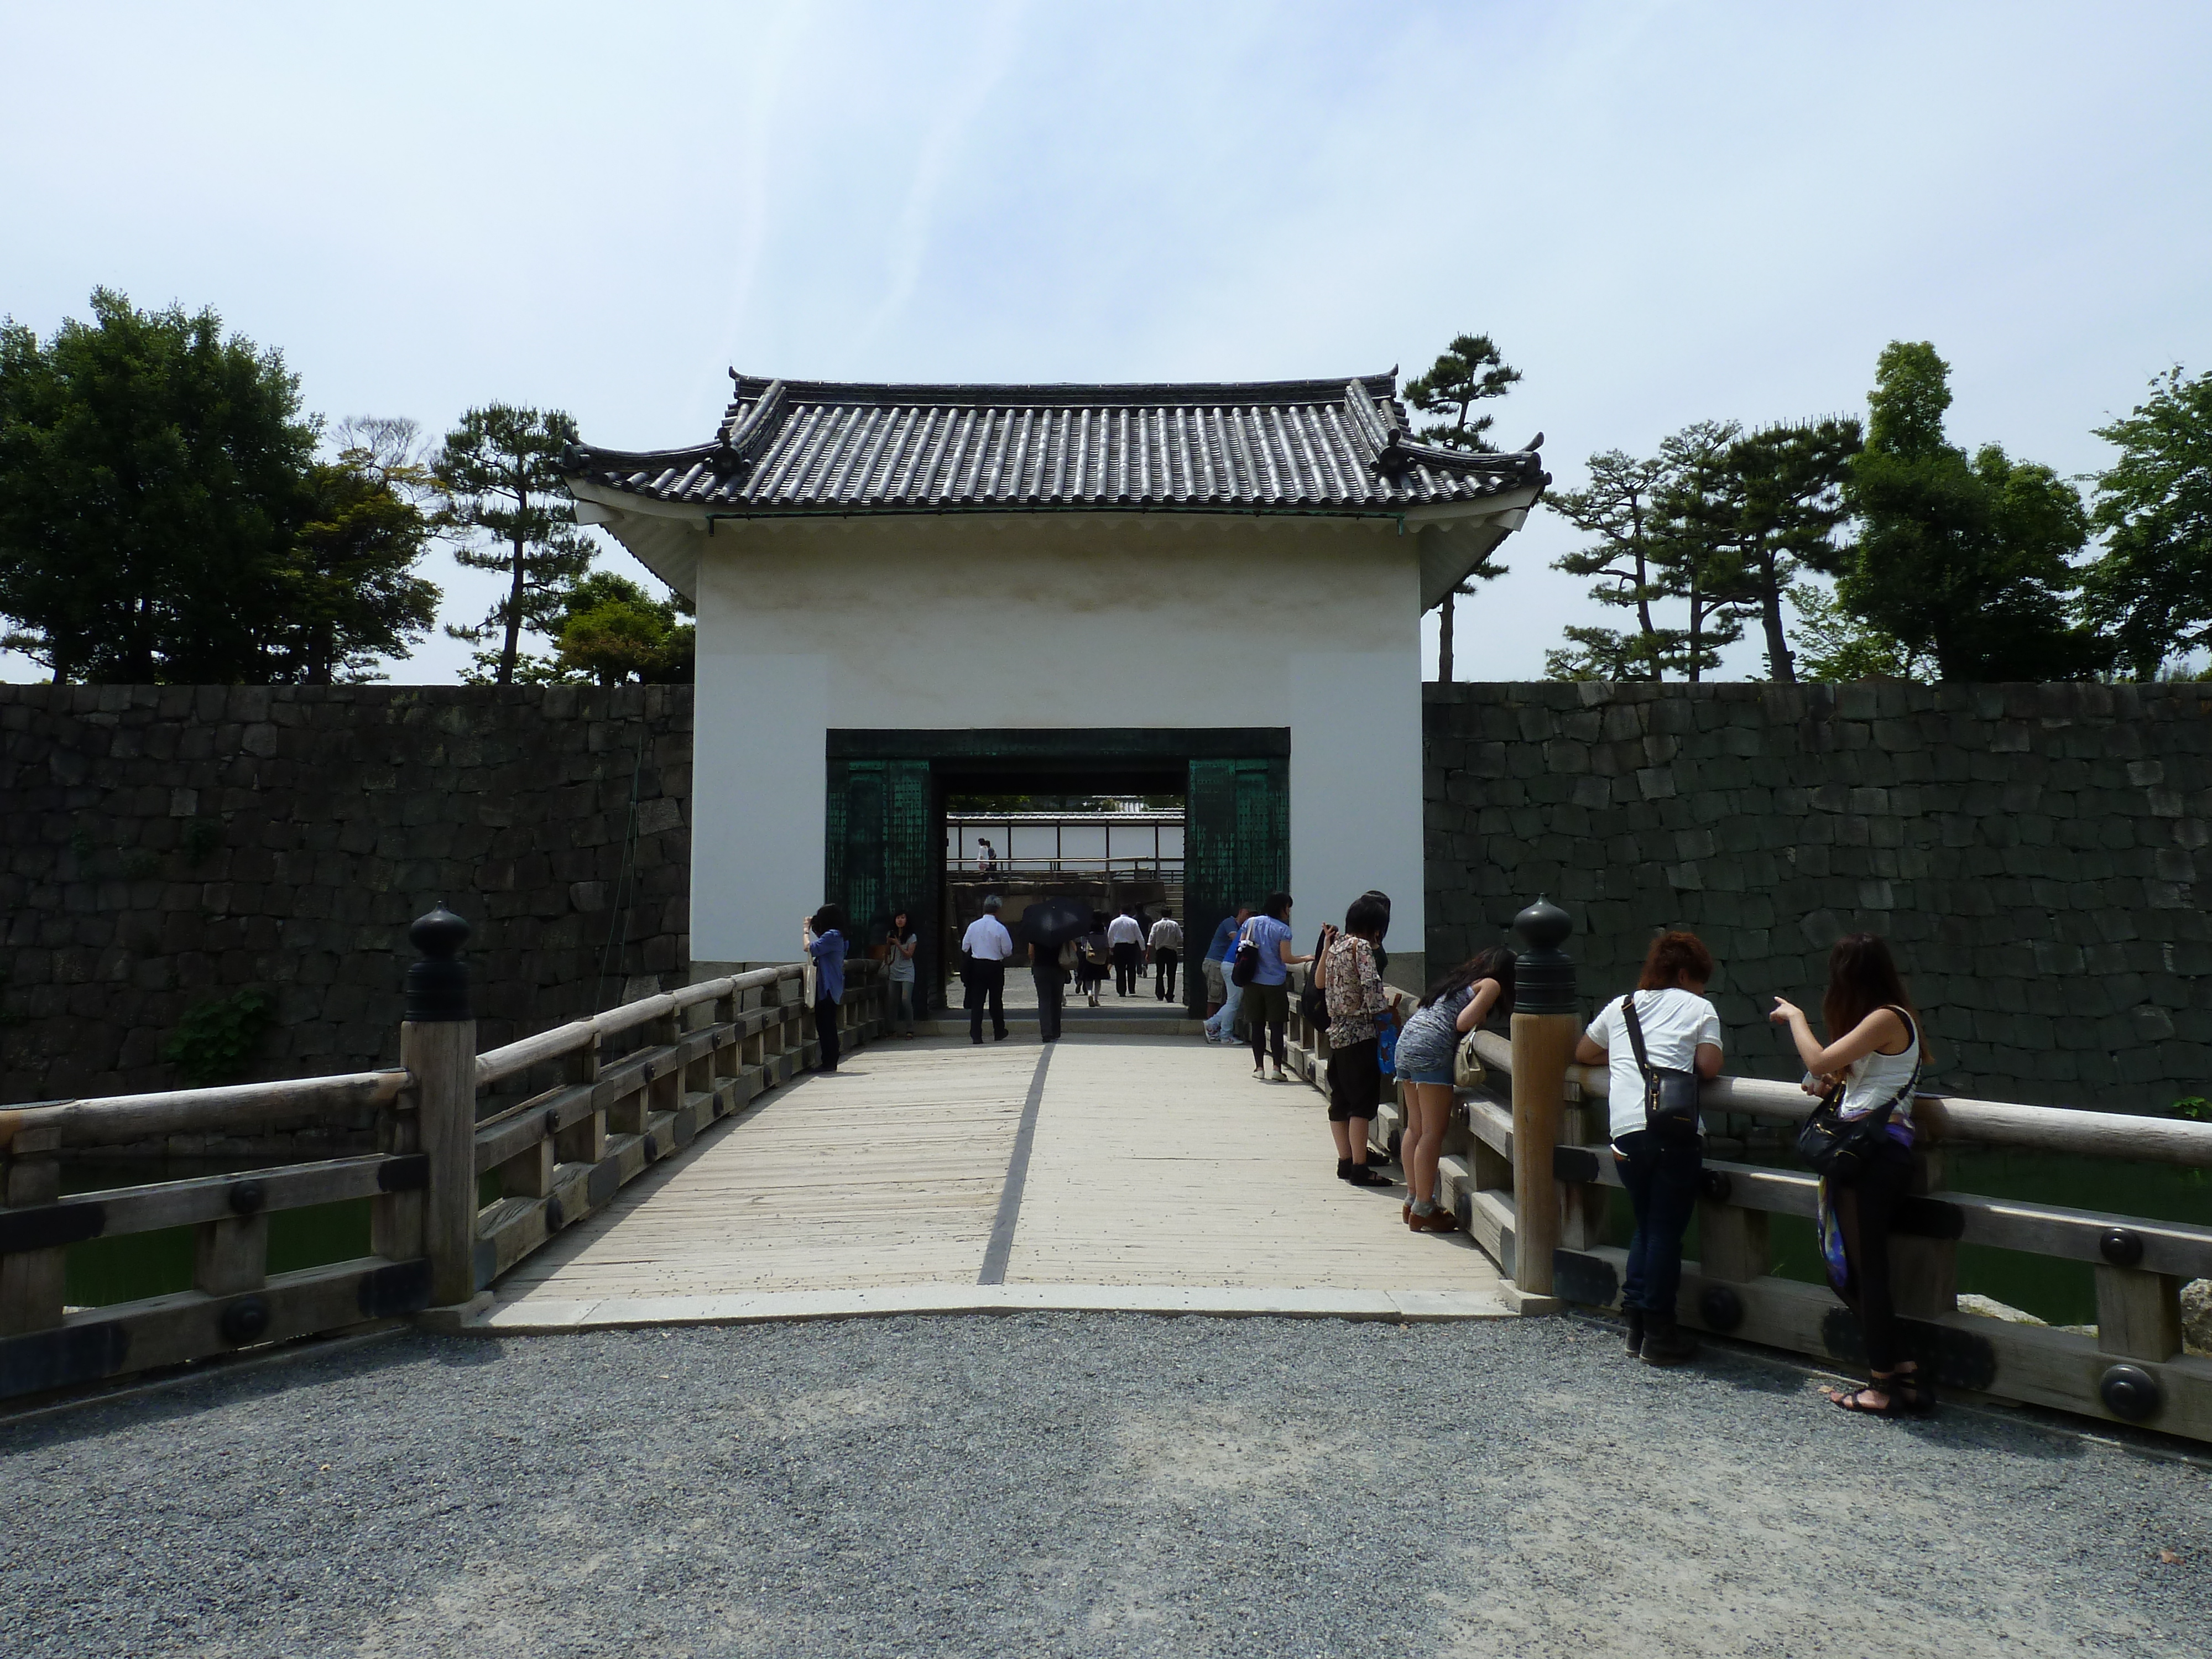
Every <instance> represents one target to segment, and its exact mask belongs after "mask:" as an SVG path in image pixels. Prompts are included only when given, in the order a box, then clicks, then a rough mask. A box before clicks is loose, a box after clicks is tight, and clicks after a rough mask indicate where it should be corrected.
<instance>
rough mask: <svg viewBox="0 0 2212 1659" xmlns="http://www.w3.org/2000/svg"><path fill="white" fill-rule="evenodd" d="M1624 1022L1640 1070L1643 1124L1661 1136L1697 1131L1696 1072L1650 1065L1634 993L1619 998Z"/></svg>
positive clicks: (1691, 1134) (1675, 1136) (1689, 1134)
mask: <svg viewBox="0 0 2212 1659" xmlns="http://www.w3.org/2000/svg"><path fill="white" fill-rule="evenodd" d="M1620 1017H1621V1018H1622V1019H1623V1020H1625V1021H1626V1023H1627V1025H1628V1046H1629V1047H1630V1048H1633V1049H1634V1050H1635V1051H1636V1069H1637V1070H1638V1071H1639V1072H1641V1073H1643V1074H1644V1127H1645V1128H1647V1129H1649V1130H1650V1132H1651V1133H1653V1134H1654V1135H1656V1137H1658V1139H1661V1140H1684V1139H1691V1138H1692V1137H1694V1136H1695V1135H1696V1134H1697V1133H1698V1074H1697V1073H1695V1072H1684V1071H1680V1070H1677V1069H1676V1068H1675V1067H1674V1066H1654V1065H1653V1064H1652V1063H1651V1056H1650V1054H1649V1053H1647V1052H1646V1051H1645V1049H1644V1022H1643V1021H1642V1020H1640V1019H1638V1018H1637V1017H1636V993H1635V992H1633V991H1631V992H1630V993H1629V994H1627V995H1626V996H1625V997H1623V998H1621V1000H1620Z"/></svg>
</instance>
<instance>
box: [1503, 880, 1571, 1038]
mask: <svg viewBox="0 0 2212 1659" xmlns="http://www.w3.org/2000/svg"><path fill="white" fill-rule="evenodd" d="M1574 929H1575V923H1574V918H1573V917H1571V916H1570V915H1568V914H1567V913H1566V912H1565V910H1562V909H1561V908H1559V906H1558V905H1556V904H1554V903H1553V902H1551V900H1550V899H1548V898H1546V897H1545V896H1543V895H1542V894H1541V893H1540V894H1538V895H1537V896H1536V902H1534V904H1532V905H1530V906H1529V907H1528V908H1527V909H1525V910H1523V911H1522V913H1521V914H1520V915H1517V916H1516V917H1514V918H1513V931H1514V932H1515V933H1518V934H1520V935H1521V943H1522V947H1523V948H1522V951H1521V954H1520V955H1519V956H1518V957H1516V958H1515V960H1514V963H1513V1012H1515V1013H1516V1014H1573V1013H1579V1012H1582V1009H1581V1005H1580V1003H1579V1002H1578V1001H1577V998H1576V995H1575V963H1574V958H1573V957H1570V956H1569V955H1568V954H1567V953H1566V952H1565V951H1563V950H1561V949H1560V948H1559V947H1560V946H1561V945H1565V943H1566V942H1567V935H1568V934H1570V933H1572V932H1574Z"/></svg>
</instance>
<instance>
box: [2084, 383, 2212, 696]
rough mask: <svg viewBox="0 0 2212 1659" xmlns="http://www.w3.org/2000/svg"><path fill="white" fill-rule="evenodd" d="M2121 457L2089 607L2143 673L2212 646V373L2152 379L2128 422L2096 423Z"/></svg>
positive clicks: (2101, 503)
mask: <svg viewBox="0 0 2212 1659" xmlns="http://www.w3.org/2000/svg"><path fill="white" fill-rule="evenodd" d="M2097 435H2098V436H2099V437H2100V438H2102V439H2103V440H2105V441H2106V442H2107V443H2110V444H2115V445H2118V447H2119V451H2120V459H2119V460H2118V462H2117V463H2116V464H2115V465H2113V466H2112V467H2111V468H2110V469H2109V470H2107V471H2105V472H2103V473H2101V474H2100V475H2099V476H2098V478H2097V499H2096V507H2095V509H2094V512H2093V522H2094V523H2095V525H2096V527H2097V528H2098V529H2099V530H2100V531H2102V532H2104V533H2105V538H2106V539H2105V552H2104V554H2103V556H2100V558H2099V559H2098V560H2097V562H2096V563H2094V564H2093V565H2092V566H2091V567H2090V568H2089V570H2088V573H2087V580H2086V583H2085V586H2087V605H2086V609H2087V613H2088V615H2089V617H2090V618H2091V620H2092V621H2093V622H2094V623H2097V624H2098V625H2100V627H2102V628H2103V629H2106V630H2107V632H2108V634H2109V636H2110V637H2111V638H2112V641H2114V643H2115V645H2116V646H2117V647H2118V653H2119V655H2120V659H2121V660H2122V661H2123V662H2124V663H2125V664H2126V665H2127V666H2128V669H2129V670H2130V672H2132V673H2133V674H2134V676H2135V677H2136V678H2137V679H2142V680H2148V679H2151V678H2155V677H2156V675H2157V674H2158V671H2159V668H2160V664H2162V663H2164V662H2165V661H2166V659H2168V658H2169V657H2173V656H2179V655H2181V654H2183V653H2186V652H2189V651H2191V650H2194V649H2196V648H2197V647H2200V646H2203V645H2206V644H2212V372H2207V373H2204V374H2198V375H2197V376H2196V377H2195V378H2194V379H2193V380H2192V379H2191V378H2189V377H2187V376H2185V375H2184V374H2182V372H2181V370H2180V369H2179V368H2173V369H2171V370H2169V371H2168V372H2167V373H2166V374H2162V375H2160V376H2159V377H2158V378H2157V379H2155V380H2153V381H2152V382H2151V395H2150V396H2149V398H2147V399H2146V400H2145V401H2143V402H2142V403H2140V404H2136V408H2135V410H2134V411H2133V412H2132V413H2131V414H2130V415H2129V416H2128V417H2127V418H2126V419H2124V420H2120V421H2115V422H2112V424H2111V425H2110V426H2101V427H2099V428H2097Z"/></svg>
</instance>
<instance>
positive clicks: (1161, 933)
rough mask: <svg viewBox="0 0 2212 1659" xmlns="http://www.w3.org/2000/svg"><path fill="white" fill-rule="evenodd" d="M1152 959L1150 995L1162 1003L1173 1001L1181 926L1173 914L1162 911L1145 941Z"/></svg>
mask: <svg viewBox="0 0 2212 1659" xmlns="http://www.w3.org/2000/svg"><path fill="white" fill-rule="evenodd" d="M1145 949H1146V951H1149V952H1151V954H1152V994H1153V995H1154V996H1156V997H1158V999H1159V1000H1161V1001H1162V1002H1173V1001H1174V1000H1175V981H1176V963H1177V962H1179V961H1181V960H1182V923H1181V922H1179V921H1176V919H1175V912H1174V911H1172V910H1163V911H1161V912H1160V919H1159V920H1158V921H1156V922H1154V923H1153V924H1152V933H1150V934H1149V935H1147V936H1146V939H1145Z"/></svg>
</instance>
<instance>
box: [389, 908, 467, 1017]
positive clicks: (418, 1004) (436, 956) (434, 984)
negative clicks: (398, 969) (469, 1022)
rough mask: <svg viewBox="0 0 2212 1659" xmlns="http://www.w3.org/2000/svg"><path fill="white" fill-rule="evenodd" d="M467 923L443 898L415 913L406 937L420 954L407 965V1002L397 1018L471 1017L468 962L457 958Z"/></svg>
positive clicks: (464, 936) (463, 942)
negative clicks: (423, 910) (424, 909)
mask: <svg viewBox="0 0 2212 1659" xmlns="http://www.w3.org/2000/svg"><path fill="white" fill-rule="evenodd" d="M468 937H469V925H468V923H467V922H465V921H462V920H461V919H460V917H459V916H457V915H454V914H453V912H452V911H451V910H448V909H447V908H446V902H445V901H444V900H443V899H441V900H439V901H438V904H437V908H435V909H433V910H431V911H430V912H429V913H428V915H422V916H417V917H416V919H415V923H414V925H413V926H412V927H410V928H408V930H407V938H408V940H409V942H410V943H411V944H412V945H414V946H415V948H416V950H417V951H421V952H422V957H420V959H418V960H416V961H415V962H412V963H409V964H408V967H407V980H406V989H407V1003H406V1007H405V1009H404V1012H402V1014H401V1016H400V1018H403V1019H406V1020H410V1021H412V1022H413V1023H415V1024H437V1023H442V1022H449V1021H455V1020H464V1019H468V1018H471V1017H472V1016H471V1014H470V1012H469V969H468V964H467V963H464V962H461V961H459V960H458V957H459V954H460V949H461V946H462V945H465V944H466V943H467V942H468Z"/></svg>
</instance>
